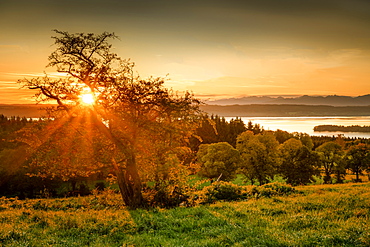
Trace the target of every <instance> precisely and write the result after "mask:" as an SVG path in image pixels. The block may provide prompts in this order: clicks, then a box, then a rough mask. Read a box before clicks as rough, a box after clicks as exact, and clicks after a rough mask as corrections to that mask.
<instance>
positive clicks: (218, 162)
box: [197, 142, 240, 181]
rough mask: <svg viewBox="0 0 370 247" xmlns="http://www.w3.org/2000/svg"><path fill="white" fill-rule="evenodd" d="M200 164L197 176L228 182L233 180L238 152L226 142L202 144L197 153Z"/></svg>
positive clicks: (237, 164)
mask: <svg viewBox="0 0 370 247" xmlns="http://www.w3.org/2000/svg"><path fill="white" fill-rule="evenodd" d="M197 160H198V162H199V163H200V164H201V168H200V171H199V174H200V175H201V176H204V177H207V178H218V177H220V176H221V177H220V178H221V179H222V180H225V181H229V180H232V179H234V178H235V176H236V171H237V169H238V167H239V162H240V156H239V152H238V151H237V150H236V149H235V148H234V147H233V146H231V145H230V144H229V143H227V142H219V143H213V144H202V145H200V147H199V151H198V153H197Z"/></svg>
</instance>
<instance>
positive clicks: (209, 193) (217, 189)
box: [194, 181, 245, 204]
mask: <svg viewBox="0 0 370 247" xmlns="http://www.w3.org/2000/svg"><path fill="white" fill-rule="evenodd" d="M242 192H243V187H242V186H238V185H235V184H233V183H230V182H224V181H220V182H214V183H212V184H211V185H209V186H206V187H204V188H203V189H202V190H201V191H198V192H196V194H195V196H194V201H195V203H196V204H204V203H213V202H215V201H221V200H222V201H236V200H240V199H245V198H244V196H242V195H243V193H242Z"/></svg>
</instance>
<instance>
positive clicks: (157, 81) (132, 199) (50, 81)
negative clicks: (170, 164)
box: [19, 30, 200, 207]
mask: <svg viewBox="0 0 370 247" xmlns="http://www.w3.org/2000/svg"><path fill="white" fill-rule="evenodd" d="M55 32H56V34H57V35H56V36H54V37H52V38H53V39H54V40H55V45H56V50H55V51H54V52H53V53H52V54H51V55H50V56H49V64H48V66H49V67H52V68H55V69H56V71H57V72H59V75H60V76H59V77H58V78H54V77H51V76H49V75H46V76H45V77H43V78H32V79H23V80H20V81H19V82H20V83H21V84H22V85H23V86H24V87H27V88H29V89H34V90H36V94H35V96H36V100H37V102H47V101H54V102H56V103H57V106H56V107H54V108H53V109H51V111H50V114H52V116H53V117H54V119H56V120H58V121H60V123H61V124H63V123H65V122H69V121H72V119H73V118H84V119H89V120H88V121H87V122H89V123H91V125H92V126H93V127H94V128H96V130H98V132H99V133H100V134H101V135H102V136H104V137H105V139H107V140H109V142H110V143H111V149H112V150H113V151H112V154H114V155H112V156H111V160H110V163H111V164H112V165H113V167H114V168H115V170H116V175H117V179H118V184H119V186H120V190H121V194H122V196H123V199H124V202H125V204H126V205H128V206H132V207H140V206H142V205H143V204H144V202H143V198H142V194H141V190H142V180H141V177H142V174H140V172H143V171H146V170H147V169H146V168H145V166H147V164H146V162H145V161H144V160H145V158H144V157H150V156H151V155H154V153H150V151H153V150H152V149H150V148H149V149H147V148H145V147H148V146H150V145H151V144H152V143H153V142H155V141H158V140H162V141H163V146H164V147H165V148H164V150H162V152H161V155H166V154H168V153H169V152H170V151H171V150H174V149H176V148H177V147H179V146H183V145H185V144H186V140H187V138H188V137H189V135H190V134H191V130H192V129H193V128H194V126H195V124H196V123H197V121H198V116H199V115H200V111H199V104H200V101H199V100H197V99H196V98H194V96H193V95H192V94H190V93H188V92H185V93H184V94H180V93H176V92H173V91H172V90H170V89H168V88H166V87H165V86H164V82H165V80H164V79H163V78H154V77H150V78H148V79H142V78H141V77H140V76H139V75H137V74H136V73H134V63H132V62H131V61H130V60H125V59H121V58H120V57H119V56H118V55H117V54H115V53H114V52H112V51H111V48H112V45H111V44H110V43H109V40H112V39H117V38H118V37H117V36H116V35H115V34H114V33H108V32H104V33H102V34H98V35H97V34H93V33H88V34H85V33H75V34H70V33H68V32H65V31H59V30H55ZM85 95H88V97H89V98H90V102H89V103H88V104H86V102H84V98H85ZM61 111H62V112H65V113H66V114H60V112H61ZM61 119H63V120H61ZM77 134H78V133H77Z"/></svg>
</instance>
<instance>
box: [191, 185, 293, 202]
mask: <svg viewBox="0 0 370 247" xmlns="http://www.w3.org/2000/svg"><path fill="white" fill-rule="evenodd" d="M295 192H296V190H295V189H294V188H293V187H291V186H290V185H287V184H284V183H279V182H275V183H270V184H265V185H263V186H255V185H249V186H239V185H235V184H233V183H230V182H223V181H221V182H215V183H213V184H211V185H209V186H206V187H204V188H203V189H202V190H200V191H196V192H195V193H194V195H193V197H192V202H191V203H190V204H191V205H194V204H206V203H214V202H216V201H238V200H246V199H248V198H252V197H253V198H259V197H271V196H285V195H290V194H292V193H295Z"/></svg>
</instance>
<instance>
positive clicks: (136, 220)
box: [0, 183, 370, 247]
mask: <svg viewBox="0 0 370 247" xmlns="http://www.w3.org/2000/svg"><path fill="white" fill-rule="evenodd" d="M296 191H297V193H294V194H290V195H288V196H272V197H259V198H253V197H251V198H248V199H246V200H244V201H236V202H223V201H219V202H216V203H213V204H207V205H198V206H194V207H177V208H172V209H161V208H153V209H149V210H144V209H139V210H128V209H126V208H125V207H123V206H119V205H120V203H121V201H120V197H119V195H118V194H115V193H112V192H110V193H109V192H106V193H104V194H100V195H97V194H95V195H91V196H87V197H74V198H62V199H32V200H31V199H29V200H17V199H11V198H4V197H3V198H1V199H0V245H1V246H17V247H19V246H370V183H362V184H341V185H312V186H302V187H296Z"/></svg>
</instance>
